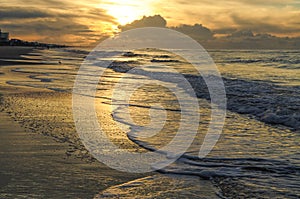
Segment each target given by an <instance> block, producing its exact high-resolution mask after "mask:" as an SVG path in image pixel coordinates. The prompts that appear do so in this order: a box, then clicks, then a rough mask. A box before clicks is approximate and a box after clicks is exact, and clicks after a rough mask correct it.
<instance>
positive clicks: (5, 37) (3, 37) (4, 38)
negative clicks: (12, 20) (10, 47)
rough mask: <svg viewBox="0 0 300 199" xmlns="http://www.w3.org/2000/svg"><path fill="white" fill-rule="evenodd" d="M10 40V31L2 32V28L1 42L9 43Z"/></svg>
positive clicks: (0, 32) (0, 33)
mask: <svg viewBox="0 0 300 199" xmlns="http://www.w3.org/2000/svg"><path fill="white" fill-rule="evenodd" d="M8 42H9V33H8V32H2V31H1V29H0V43H8Z"/></svg>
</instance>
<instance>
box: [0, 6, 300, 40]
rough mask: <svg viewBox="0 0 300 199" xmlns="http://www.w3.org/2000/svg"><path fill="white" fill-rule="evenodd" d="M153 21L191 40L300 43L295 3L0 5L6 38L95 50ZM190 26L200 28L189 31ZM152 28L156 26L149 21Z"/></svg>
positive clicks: (298, 11)
mask: <svg viewBox="0 0 300 199" xmlns="http://www.w3.org/2000/svg"><path fill="white" fill-rule="evenodd" d="M154 15H160V16H161V17H162V18H163V19H164V20H165V21H166V24H165V26H166V27H172V28H174V29H176V28H175V27H177V29H176V30H179V31H183V32H185V33H190V32H191V31H194V32H192V34H193V35H195V34H199V37H201V38H202V39H203V38H205V39H210V40H211V39H212V38H213V39H219V38H223V40H224V39H227V40H229V39H230V38H233V37H234V36H237V35H242V36H244V35H247V34H248V36H249V35H250V36H251V33H252V34H253V36H254V37H255V36H256V35H257V34H260V35H264V34H268V35H272V36H276V37H294V38H295V37H300V22H299V19H300V0H284V1H282V0H264V1H262V0H251V1H250V0H218V1H212V0H188V1H187V0H44V1H41V0H1V2H0V28H1V29H3V31H9V32H10V33H11V37H13V38H19V39H23V40H28V41H39V42H46V43H58V44H67V45H92V44H95V43H97V42H99V41H100V40H101V39H103V38H106V37H108V36H111V35H114V34H115V33H117V32H119V31H122V29H123V30H125V29H126V28H125V27H126V26H125V25H126V24H128V23H132V22H133V21H135V20H140V19H142V18H143V16H154ZM156 19H157V18H156ZM151 20H152V19H151ZM157 21H158V22H161V21H160V20H157ZM135 24H137V23H135ZM150 24H152V23H150ZM183 24H184V26H182V25H183ZM195 24H199V25H200V26H199V25H198V26H194V25H195ZM133 25H134V24H133ZM152 25H153V26H155V25H156V24H155V21H154V22H153V24H152ZM158 26H161V24H158ZM127 27H128V26H127ZM194 29H196V32H195V30H194ZM204 29H205V30H204ZM206 29H207V30H209V32H207V30H206ZM197 30H199V31H200V32H197ZM247 31H248V33H247ZM202 34H205V35H206V36H205V35H204V36H203V35H202ZM210 34H212V35H211V36H212V37H210ZM196 37H197V36H196ZM266 37H267V36H266ZM223 40H222V41H223ZM219 41H221V40H219Z"/></svg>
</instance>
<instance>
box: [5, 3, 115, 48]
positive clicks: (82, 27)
mask: <svg viewBox="0 0 300 199" xmlns="http://www.w3.org/2000/svg"><path fill="white" fill-rule="evenodd" d="M48 3H49V2H48ZM59 5H64V4H59ZM64 8H65V7H64V6H63V7H61V8H60V9H57V8H52V9H50V8H49V9H45V8H43V7H42V6H41V7H39V8H34V7H11V6H10V7H9V6H7V7H1V8H0V28H1V29H3V30H5V31H8V32H10V33H11V35H12V37H13V38H20V39H22V37H23V36H30V35H34V36H36V37H37V38H40V39H39V40H38V41H40V42H48V40H54V41H52V42H56V43H65V42H66V40H70V38H71V37H76V38H78V41H81V40H82V41H83V40H88V39H90V38H93V40H95V37H96V35H98V36H99V35H100V36H101V35H102V34H103V33H102V32H101V31H99V32H98V31H97V32H95V31H96V30H95V29H92V28H91V24H90V23H91V22H93V21H99V23H101V22H105V23H111V24H116V22H115V20H114V18H113V17H111V16H109V15H107V14H106V13H105V11H104V10H103V9H101V8H89V9H87V8H84V7H77V8H75V7H72V9H66V10H64ZM100 36H99V39H101V38H100ZM80 37H81V39H80ZM41 38H42V39H41ZM85 43H86V42H85ZM85 45H86V44H85Z"/></svg>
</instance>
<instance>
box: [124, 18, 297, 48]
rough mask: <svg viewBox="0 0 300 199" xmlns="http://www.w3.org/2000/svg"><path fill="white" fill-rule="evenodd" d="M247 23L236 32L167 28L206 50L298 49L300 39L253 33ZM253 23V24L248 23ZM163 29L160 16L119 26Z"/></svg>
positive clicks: (195, 28) (268, 27)
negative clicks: (186, 36)
mask: <svg viewBox="0 0 300 199" xmlns="http://www.w3.org/2000/svg"><path fill="white" fill-rule="evenodd" d="M246 23H247V21H243V27H245V26H246V27H249V29H241V30H238V29H236V28H225V29H218V30H215V31H213V30H210V29H209V28H207V27H205V26H203V25H201V24H195V25H186V24H183V25H180V26H177V27H169V28H171V29H173V30H176V31H179V32H182V33H184V34H186V35H188V36H190V37H192V38H193V39H195V40H197V41H198V42H200V43H201V44H202V45H203V46H204V47H206V48H226V49H236V48H238V49H256V48H261V49H281V48H287V49H295V48H296V49H297V48H299V47H300V38H280V37H276V36H272V35H271V34H267V33H264V32H262V33H254V32H257V30H258V29H254V30H252V29H250V28H254V27H257V26H250V25H249V26H247V24H246ZM248 23H255V22H248ZM149 26H151V27H165V26H166V20H165V19H164V18H163V17H161V16H160V15H155V16H151V17H143V18H142V19H140V20H136V21H134V22H133V23H130V24H127V25H125V26H120V28H121V30H122V31H125V30H129V29H133V28H141V27H149ZM265 28H266V30H267V29H268V30H273V31H274V30H275V29H276V26H274V27H273V26H271V25H269V26H267V27H265ZM276 30H277V31H278V29H276ZM215 34H225V35H227V36H224V37H216V36H215Z"/></svg>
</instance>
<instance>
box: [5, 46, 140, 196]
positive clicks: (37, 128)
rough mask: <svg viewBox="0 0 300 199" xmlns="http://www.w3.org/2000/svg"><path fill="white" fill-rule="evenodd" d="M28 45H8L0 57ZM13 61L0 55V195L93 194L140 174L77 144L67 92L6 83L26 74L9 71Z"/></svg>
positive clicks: (17, 54)
mask: <svg viewBox="0 0 300 199" xmlns="http://www.w3.org/2000/svg"><path fill="white" fill-rule="evenodd" d="M0 49H1V50H0V51H3V52H4V51H6V49H5V48H4V47H1V48H0ZM32 50H33V49H31V48H18V47H16V48H15V47H8V51H7V52H8V53H7V54H5V53H4V54H2V57H1V59H3V58H5V59H6V58H7V55H8V56H11V57H9V58H10V59H20V58H21V57H20V55H21V54H24V53H29V52H32ZM0 54H1V52H0ZM14 65H15V63H14V62H11V61H8V62H5V64H3V63H2V62H1V61H0V66H1V67H0V72H1V73H2V76H1V80H0V118H1V120H0V149H1V150H0V165H1V169H0V198H93V197H94V196H95V195H96V194H97V193H99V191H101V190H105V189H106V188H109V187H111V186H113V185H117V184H122V183H124V182H128V181H130V180H134V179H136V178H139V177H140V175H133V174H126V173H122V172H118V171H115V170H112V169H110V168H109V167H107V166H105V165H104V164H101V163H99V162H97V161H95V160H94V159H92V157H91V156H89V155H88V152H87V151H86V150H84V149H83V148H81V147H82V145H81V143H80V141H79V140H78V137H77V134H76V132H75V130H74V124H73V122H72V114H71V99H72V97H71V96H72V95H71V94H70V93H59V92H51V91H49V90H48V89H46V88H37V89H34V90H33V89H32V88H29V87H24V86H14V85H9V84H7V82H8V81H9V80H14V81H16V80H19V81H22V80H23V79H26V77H27V76H28V75H27V74H25V75H17V74H16V73H14V72H13V71H12V68H11V67H13V66H14Z"/></svg>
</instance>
